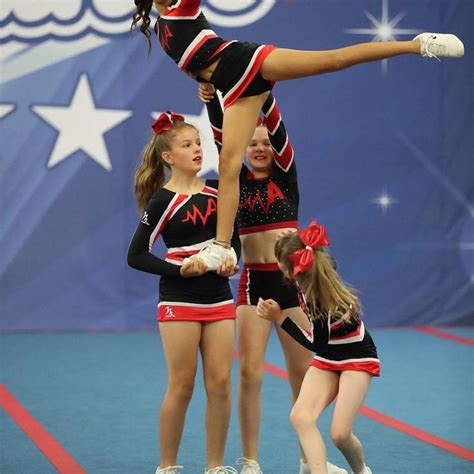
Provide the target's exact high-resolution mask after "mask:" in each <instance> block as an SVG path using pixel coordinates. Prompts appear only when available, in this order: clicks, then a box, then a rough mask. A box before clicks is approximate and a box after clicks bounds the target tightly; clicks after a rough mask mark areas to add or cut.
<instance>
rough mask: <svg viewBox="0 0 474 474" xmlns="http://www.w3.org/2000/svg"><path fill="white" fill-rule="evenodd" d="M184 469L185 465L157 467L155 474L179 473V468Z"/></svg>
mask: <svg viewBox="0 0 474 474" xmlns="http://www.w3.org/2000/svg"><path fill="white" fill-rule="evenodd" d="M180 469H183V466H168V467H159V466H158V467H157V468H156V472H155V474H179V472H180V471H179V470H180Z"/></svg>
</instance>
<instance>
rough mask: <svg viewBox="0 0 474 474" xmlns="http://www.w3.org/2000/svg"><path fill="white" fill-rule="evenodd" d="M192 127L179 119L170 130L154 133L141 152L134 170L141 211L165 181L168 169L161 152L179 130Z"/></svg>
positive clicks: (136, 195) (171, 142) (136, 196)
mask: <svg viewBox="0 0 474 474" xmlns="http://www.w3.org/2000/svg"><path fill="white" fill-rule="evenodd" d="M184 128H194V129H196V127H194V126H193V125H191V124H189V123H186V122H183V121H179V122H174V123H173V124H172V125H171V130H168V131H165V132H161V133H158V134H154V135H153V137H152V138H151V140H150V141H149V142H148V143H147V145H146V146H145V148H144V149H143V152H142V157H141V162H140V164H139V165H138V168H137V171H136V172H135V181H134V187H135V198H136V200H137V203H138V208H139V209H140V211H143V210H144V209H145V207H146V205H147V204H148V201H149V200H150V198H151V196H152V195H153V194H154V193H155V192H156V191H158V189H160V188H162V187H163V185H164V183H165V177H166V170H165V168H167V169H168V170H169V169H170V167H169V165H168V163H166V162H165V161H164V160H163V158H162V156H161V155H162V153H163V152H165V151H170V150H171V148H172V146H173V141H174V139H175V138H176V136H177V134H178V132H179V130H182V129H184Z"/></svg>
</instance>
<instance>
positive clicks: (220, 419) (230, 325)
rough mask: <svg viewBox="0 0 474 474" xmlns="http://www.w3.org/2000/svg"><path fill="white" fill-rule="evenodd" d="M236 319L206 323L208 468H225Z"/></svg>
mask: <svg viewBox="0 0 474 474" xmlns="http://www.w3.org/2000/svg"><path fill="white" fill-rule="evenodd" d="M234 326H235V322H234V320H233V319H226V320H223V321H216V322H212V323H205V324H204V325H203V329H202V339H201V354H202V363H203V371H204V384H205V386H206V393H207V407H206V433H207V462H208V468H211V467H216V466H221V465H222V463H223V460H224V449H225V443H226V440H227V432H228V429H229V421H230V408H231V367H232V353H233V349H234Z"/></svg>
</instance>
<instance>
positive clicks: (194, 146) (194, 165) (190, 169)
mask: <svg viewBox="0 0 474 474" xmlns="http://www.w3.org/2000/svg"><path fill="white" fill-rule="evenodd" d="M161 156H162V158H163V160H164V161H165V162H166V163H168V164H169V166H170V168H171V170H172V171H173V172H180V173H185V174H197V173H198V172H199V171H201V167H202V151H201V139H200V137H199V133H198V131H197V130H196V129H195V128H194V127H191V126H187V127H181V128H179V129H177V130H175V131H174V137H173V139H172V142H171V148H170V149H169V150H168V151H164V152H163V153H162V154H161Z"/></svg>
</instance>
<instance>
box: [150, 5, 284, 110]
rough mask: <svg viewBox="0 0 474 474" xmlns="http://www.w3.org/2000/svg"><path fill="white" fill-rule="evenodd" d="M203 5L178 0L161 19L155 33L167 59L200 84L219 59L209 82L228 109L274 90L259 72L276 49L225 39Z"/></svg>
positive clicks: (156, 25) (157, 23)
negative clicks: (243, 99) (202, 75)
mask: <svg viewBox="0 0 474 474" xmlns="http://www.w3.org/2000/svg"><path fill="white" fill-rule="evenodd" d="M200 5H201V0H178V1H176V2H173V4H172V5H169V6H168V7H167V9H166V11H165V12H164V14H163V15H161V16H159V18H158V20H157V21H156V23H155V33H156V34H157V35H158V38H159V41H160V44H161V46H162V47H163V49H164V51H165V52H166V53H167V54H168V56H170V57H171V59H173V61H174V62H175V63H176V64H177V65H178V67H179V68H180V69H181V70H182V71H184V72H186V73H188V74H190V75H192V76H193V77H195V78H197V79H198V80H199V78H198V74H199V72H200V71H202V70H203V69H205V68H207V67H208V66H210V65H211V64H212V63H213V62H215V61H216V60H217V59H218V58H220V62H219V64H218V65H217V66H216V69H215V70H214V73H213V74H212V77H211V80H210V82H211V83H212V84H214V85H215V87H216V88H217V89H219V90H220V91H221V92H222V94H223V97H224V107H225V108H226V107H228V106H229V105H231V104H232V103H233V102H235V101H236V100H237V99H238V98H239V97H244V96H251V95H258V94H260V93H262V92H265V91H268V90H271V88H272V87H273V83H272V82H270V81H266V80H265V79H263V77H262V76H261V75H260V72H259V71H260V67H261V65H262V63H263V61H264V59H265V58H266V57H267V56H268V54H270V52H271V51H273V49H275V48H274V46H272V45H260V44H257V43H245V42H239V41H235V40H232V41H228V40H224V39H222V38H221V37H219V36H218V35H217V34H216V33H215V32H214V31H213V30H212V28H211V25H210V24H209V22H208V21H207V19H206V17H205V16H204V14H203V13H202V11H201V6H200ZM221 63H222V64H221Z"/></svg>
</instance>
